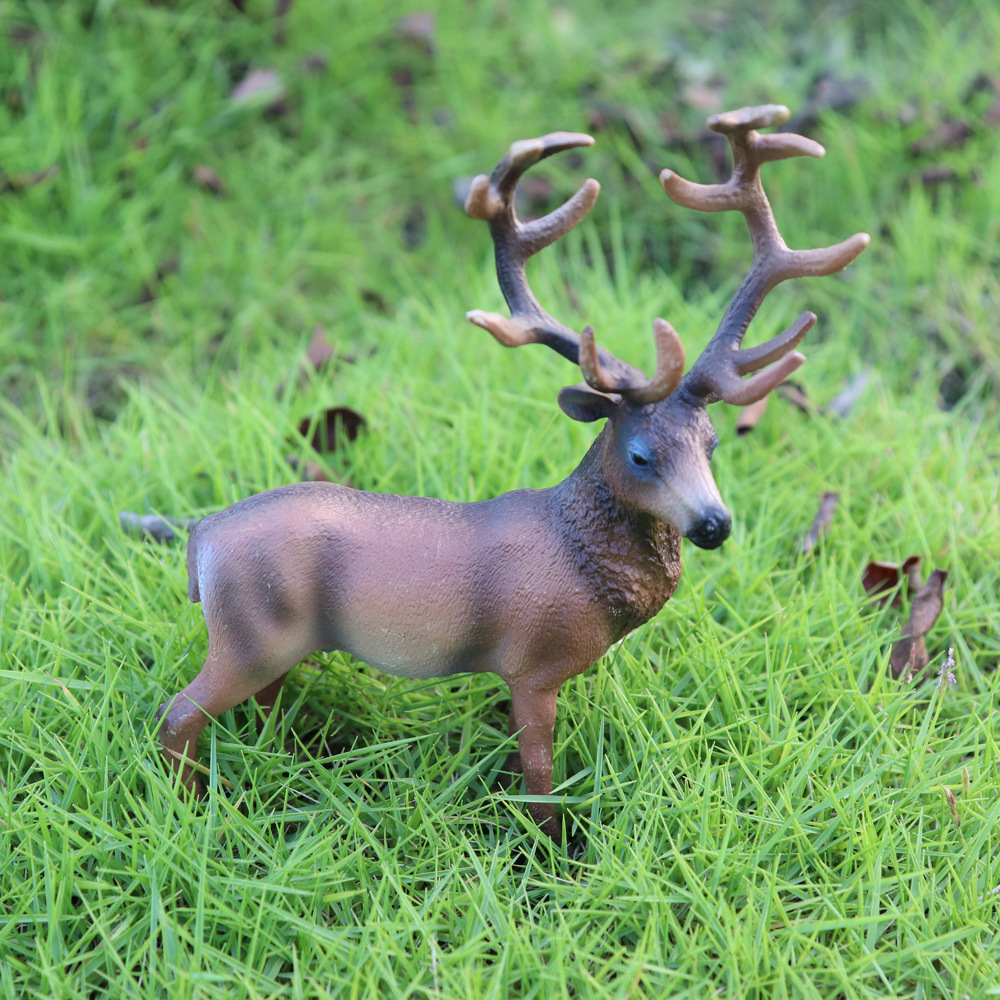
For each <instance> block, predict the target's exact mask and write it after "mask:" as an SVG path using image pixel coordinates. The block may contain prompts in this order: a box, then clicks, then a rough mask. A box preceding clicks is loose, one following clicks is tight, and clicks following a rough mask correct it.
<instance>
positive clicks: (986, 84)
mask: <svg viewBox="0 0 1000 1000" xmlns="http://www.w3.org/2000/svg"><path fill="white" fill-rule="evenodd" d="M982 91H987V92H988V93H990V94H992V95H993V100H992V102H991V103H990V105H989V106H988V107H987V108H986V110H985V112H983V121H984V122H985V123H986V124H987V125H989V126H990V127H991V128H996V127H997V126H1000V76H996V75H995V74H992V73H980V74H979V76H977V77H976V78H975V79H974V80H973V81H972V83H970V84H969V88H968V90H966V92H965V96H964V97H963V98H962V101H963V103H965V104H968V103H969V102H970V101H971V100H972V98H973V97H975V95H976V94H978V93H981V92H982Z"/></svg>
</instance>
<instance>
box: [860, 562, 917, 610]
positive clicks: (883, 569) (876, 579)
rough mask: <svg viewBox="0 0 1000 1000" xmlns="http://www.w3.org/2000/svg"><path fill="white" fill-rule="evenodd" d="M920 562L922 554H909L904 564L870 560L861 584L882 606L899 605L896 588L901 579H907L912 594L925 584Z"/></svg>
mask: <svg viewBox="0 0 1000 1000" xmlns="http://www.w3.org/2000/svg"><path fill="white" fill-rule="evenodd" d="M920 564H921V559H920V556H909V557H908V558H907V559H904V560H903V565H902V566H900V565H899V563H894V562H870V563H868V565H867V566H866V567H865V571H864V573H862V575H861V585H862V586H863V587H864V588H865V593H866V594H867V595H868V596H869V597H870V598H872V599H873V600H874V601H875V603H877V604H880V605H882V606H884V605H886V604H891V605H892V606H893V607H898V606H899V604H900V603H901V602H900V596H899V591H898V590H896V588H897V587H898V586H899V584H900V581H901V580H904V579H905V580H906V589H907V592H908V593H909V594H911V595H913V594H915V593H916V592H917V591H918V590H920V588H921V586H922V585H923V575H922V574H921V572H920ZM893 591H895V593H893Z"/></svg>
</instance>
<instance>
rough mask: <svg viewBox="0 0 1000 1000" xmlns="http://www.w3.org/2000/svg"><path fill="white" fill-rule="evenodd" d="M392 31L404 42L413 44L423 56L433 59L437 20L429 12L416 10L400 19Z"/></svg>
mask: <svg viewBox="0 0 1000 1000" xmlns="http://www.w3.org/2000/svg"><path fill="white" fill-rule="evenodd" d="M393 30H394V31H395V32H396V34H397V35H398V36H399V37H400V38H402V39H403V40H404V41H407V42H412V43H414V44H415V45H416V46H417V48H419V49H420V50H421V51H422V52H423V53H424V55H425V56H427V57H428V58H433V56H434V39H435V36H436V35H437V18H436V17H435V16H434V15H433V14H432V13H431V12H430V11H426V10H418V11H414V12H413V13H412V14H407V15H406V16H405V17H401V18H400V19H399V20H398V21H396V23H395V24H394V25H393Z"/></svg>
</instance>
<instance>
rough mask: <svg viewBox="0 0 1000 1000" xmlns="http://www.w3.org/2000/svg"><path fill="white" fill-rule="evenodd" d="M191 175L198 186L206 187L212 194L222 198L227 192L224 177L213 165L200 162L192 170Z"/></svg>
mask: <svg viewBox="0 0 1000 1000" xmlns="http://www.w3.org/2000/svg"><path fill="white" fill-rule="evenodd" d="M191 177H192V178H193V179H194V182H195V184H197V185H198V187H202V188H204V189H205V190H206V191H208V192H209V193H210V194H214V195H217V196H218V197H220V198H221V197H222V196H223V195H224V194H225V193H226V186H225V184H223V183H222V178H221V177H220V176H219V175H218V174H217V173H216V172H215V171H214V170H213V169H212V168H211V167H205V166H202V165H200V164H199V165H198V166H197V167H195V168H194V170H192V171H191Z"/></svg>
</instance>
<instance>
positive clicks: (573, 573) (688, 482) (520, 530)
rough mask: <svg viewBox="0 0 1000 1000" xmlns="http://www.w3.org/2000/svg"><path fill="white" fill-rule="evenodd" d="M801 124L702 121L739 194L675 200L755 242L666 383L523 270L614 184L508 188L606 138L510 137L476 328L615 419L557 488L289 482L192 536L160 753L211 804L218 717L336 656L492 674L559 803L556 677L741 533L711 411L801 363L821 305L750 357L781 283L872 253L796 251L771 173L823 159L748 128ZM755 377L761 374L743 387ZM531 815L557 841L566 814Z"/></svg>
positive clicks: (809, 148)
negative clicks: (531, 190)
mask: <svg viewBox="0 0 1000 1000" xmlns="http://www.w3.org/2000/svg"><path fill="white" fill-rule="evenodd" d="M787 118H788V109H787V108H784V107H781V106H779V105H767V106H764V107H757V108H744V109H742V110H740V111H734V112H731V113H728V114H723V115H717V116H715V117H712V118H710V119H709V121H708V125H709V128H711V129H714V130H715V131H716V132H721V133H722V134H724V135H726V136H727V137H728V139H729V142H730V144H731V146H732V149H733V157H734V164H733V172H732V176H731V177H730V179H729V180H728V181H727V182H726V183H725V184H711V185H701V184H693V183H690V182H688V181H685V180H682V179H681V178H680V177H678V176H677V175H676V174H674V173H672V172H671V171H669V170H664V171H663V173H662V174H661V176H660V180H661V182H662V184H663V187H664V189H665V190H666V192H667V194H668V195H669V196H670V197H671V198H672V199H673V200H674V201H675V202H678V203H679V204H681V205H684V206H686V207H689V208H695V209H700V210H702V211H707V212H717V211H723V210H726V209H737V210H739V211H741V212H742V213H743V214H744V216H745V217H746V220H747V223H748V225H749V227H750V238H751V240H752V243H753V250H754V259H753V264H752V266H751V268H750V271H749V273H748V274H747V276H746V278H745V279H744V280H743V283H742V284H741V286H740V288H739V290H738V291H737V293H736V295H735V297H734V298H733V300H732V303H731V304H730V306H729V308H728V309H727V310H726V313H725V316H724V317H723V319H722V322H721V324H720V326H719V329H718V331H717V332H716V334H715V335H714V336H713V337H712V340H711V341H710V343H709V344H708V346H707V347H706V349H705V350H704V352H703V353H702V354H701V356H700V357H699V358H698V360H697V361H696V362H695V363H694V365H693V366H692V368H691V369H690V371H688V373H687V374H686V375H684V374H683V369H684V350H683V348H682V347H681V343H680V340H679V339H678V337H677V334H676V333H675V332H674V330H673V328H672V327H671V326H670V324H669V323H667V322H665V321H664V320H662V319H657V320H655V321H654V323H653V334H654V338H655V341H656V348H657V363H656V372H655V374H654V375H653V377H652V378H646V377H645V376H644V375H643V374H642V372H640V371H638V370H637V369H635V368H633V367H632V366H631V365H628V364H626V363H625V362H623V361H620V360H619V359H618V358H616V357H614V356H613V355H611V354H609V353H608V352H607V351H606V350H604V349H602V348H599V347H597V346H596V345H595V342H594V333H593V330H592V329H590V328H589V327H587V328H584V330H583V331H582V332H581V333H576V332H574V331H573V330H571V329H570V328H569V327H567V326H564V325H563V324H562V323H560V322H559V321H558V320H556V319H554V318H553V317H552V316H550V315H549V313H547V312H546V311H545V310H544V309H543V308H542V307H541V305H539V303H538V301H537V300H536V298H535V296H534V295H533V294H532V291H531V289H530V288H529V287H528V283H527V280H526V278H525V272H524V265H525V262H526V260H527V259H528V258H529V257H530V256H531V255H533V254H535V253H537V252H538V251H539V250H541V249H542V248H543V247H545V246H548V245H549V244H550V243H552V242H554V241H555V240H556V239H558V238H559V237H560V236H562V235H563V234H565V233H566V232H568V231H569V230H570V229H572V228H573V227H574V226H576V225H577V224H578V223H579V222H580V221H581V220H582V219H583V217H584V216H585V215H586V214H587V213H588V212H589V211H590V209H591V207H592V206H593V204H594V202H595V200H596V198H597V195H598V192H599V190H600V186H599V185H598V183H597V182H596V181H594V180H588V181H587V182H586V184H584V186H583V187H582V188H581V189H580V190H579V191H578V192H577V193H576V194H575V195H574V196H573V197H572V198H571V199H570V200H569V201H568V202H567V203H566V204H564V205H563V206H562V207H560V208H558V209H556V210H555V211H554V212H552V213H551V214H550V215H547V216H545V217H544V218H542V219H538V220H537V221H534V222H529V223H522V222H520V221H519V220H518V218H517V216H516V215H515V212H514V189H515V187H516V185H517V183H518V180H519V178H520V177H521V175H522V174H523V173H524V172H525V170H527V169H528V168H529V167H530V166H531V165H532V164H534V163H537V162H538V161H539V160H542V159H544V158H545V157H547V156H551V155H552V154H553V153H557V152H560V151H562V150H566V149H570V148H572V147H575V146H589V145H591V144H592V143H593V139H591V138H590V137H589V136H586V135H579V134H574V133H566V132H556V133H553V134H551V135H546V136H543V137H541V138H539V139H529V140H526V141H522V142H515V143H514V144H513V145H512V146H511V148H510V151H509V152H508V153H507V155H506V156H505V157H504V158H503V159H502V160H501V161H500V163H499V164H498V165H497V167H496V169H495V170H494V171H493V173H492V175H491V176H490V177H486V176H485V175H480V176H479V177H477V178H476V179H475V181H474V182H473V185H472V189H471V193H470V195H469V198H468V202H467V203H466V211H467V212H468V214H469V215H470V216H472V217H474V218H477V219H485V220H486V221H487V222H488V223H489V226H490V232H491V233H492V236H493V242H494V245H495V250H496V265H497V276H498V279H499V284H500V288H501V290H502V291H503V294H504V298H505V299H506V300H507V304H508V306H509V307H510V312H511V315H510V317H509V318H507V317H505V316H501V315H499V314H496V313H486V312H481V311H479V310H475V311H473V312H470V313H468V319H469V320H471V322H473V323H475V324H476V325H477V326H480V327H482V328H484V329H485V330H488V331H489V332H490V333H491V334H492V335H493V336H494V337H495V338H496V339H497V340H498V341H500V343H501V344H503V345H505V346H507V347H520V346H523V345H525V344H545V345H546V346H547V347H550V348H552V350H554V351H556V352H557V353H558V354H561V355H562V356H563V357H565V358H567V359H568V360H569V361H570V362H572V363H573V364H576V365H579V367H580V370H581V371H582V373H583V377H584V379H585V381H584V382H583V383H580V384H578V385H573V386H570V387H568V388H565V389H563V390H562V391H561V392H560V393H559V405H560V406H561V407H562V409H563V411H564V412H565V413H566V414H567V415H568V416H569V417H571V418H573V419H574V420H583V421H595V420H600V419H606V420H607V423H606V425H605V426H604V429H603V430H602V431H601V433H600V434H599V435H598V436H597V439H596V440H595V441H594V443H593V445H592V447H591V448H590V450H589V451H588V452H587V454H586V456H585V457H584V459H583V461H582V462H581V463H580V465H579V466H578V467H577V468H576V469H575V470H574V471H573V472H572V473H571V474H570V475H569V477H568V478H567V479H565V480H564V481H563V482H561V483H559V484H558V485H556V486H552V487H549V488H548V489H539V490H532V489H525V490H516V491H514V492H513V493H506V494H504V495H502V496H499V497H496V498H495V499H492V500H484V501H480V502H477V503H451V502H448V501H446V500H435V499H429V498H424V497H409V496H390V495H382V494H375V493H365V492H361V491H359V490H353V489H349V488H347V487H344V486H338V485H335V484H331V483H321V482H314V483H296V484H295V485H291V486H282V487H278V488H277V489H273V490H269V491H267V492H266V493H260V494H257V495H256V496H251V497H249V498H247V499H246V500H241V501H240V502H239V503H236V504H234V505H233V506H231V507H229V508H228V509H226V510H223V511H221V512H220V513H217V514H213V515H211V516H210V517H206V518H205V519H204V520H203V521H201V522H200V523H199V524H198V525H197V526H196V527H195V529H194V530H193V532H192V533H191V537H190V542H189V544H188V572H189V576H190V589H189V596H190V598H191V600H192V601H201V602H202V606H203V609H204V614H205V621H206V623H207V625H208V656H207V658H206V660H205V665H204V667H203V668H202V670H201V672H200V673H199V674H198V676H197V677H196V678H195V679H194V680H193V681H192V682H191V683H190V684H189V685H188V686H187V687H185V688H184V689H183V690H182V691H181V692H180V693H179V694H177V695H175V696H174V697H173V698H172V699H171V700H170V701H168V702H166V703H165V704H164V705H162V706H161V707H160V716H161V717H162V722H161V726H160V730H159V735H160V741H161V743H162V745H163V748H164V751H165V752H166V754H167V756H168V758H169V759H170V760H171V762H172V763H173V764H174V766H175V767H176V768H177V769H178V771H179V772H180V775H181V780H182V782H183V783H184V784H185V785H187V786H188V787H189V788H191V789H192V790H194V791H195V792H196V793H200V791H201V786H200V782H199V778H198V773H197V770H196V767H195V766H193V760H192V758H193V757H194V755H195V748H196V743H197V739H198V735H199V733H200V732H201V730H202V729H203V728H204V726H205V724H206V722H208V720H209V719H210V718H211V717H213V716H217V715H219V714H220V713H221V712H223V711H225V710H226V709H228V708H231V707H232V706H234V705H236V704H238V703H239V702H242V701H244V700H245V699H247V698H249V697H251V696H253V697H255V698H256V700H257V702H258V704H259V705H260V706H261V708H262V709H263V711H264V712H265V713H266V712H269V711H270V710H271V708H272V706H273V705H274V702H275V699H276V697H277V695H278V691H279V689H280V687H281V684H282V681H283V680H284V678H285V676H286V675H287V674H288V672H289V671H290V670H291V669H292V667H294V666H295V665H296V664H297V663H299V662H300V661H301V660H303V659H304V658H305V657H306V656H308V655H309V654H310V653H313V652H314V651H317V650H333V649H339V650H344V651H346V652H348V653H351V654H352V655H354V656H356V657H357V658H358V659H360V660H363V661H364V662H366V663H369V664H371V665H372V666H375V667H378V668H379V669H381V670H384V671H386V672H387V673H390V674H397V675H401V676H404V677H427V678H430V677H445V676H449V675H451V674H455V673H461V672H468V671H493V672H494V673H496V674H498V675H499V676H500V677H501V678H503V680H504V681H505V682H506V683H507V685H508V687H509V688H510V696H511V709H510V731H511V734H512V735H514V734H516V736H517V741H518V751H519V752H518V754H516V755H514V756H513V757H512V760H511V762H510V769H511V770H519V769H520V770H523V773H524V778H525V784H526V788H527V792H528V794H529V795H531V796H547V795H550V794H551V790H552V732H553V726H554V723H555V717H556V695H557V693H558V691H559V688H560V685H562V683H563V682H564V681H565V680H566V679H567V678H569V677H573V676H574V675H576V674H579V673H581V672H582V671H584V670H586V669H587V668H588V667H590V666H591V665H592V664H594V663H595V662H596V661H597V660H598V659H599V658H600V657H601V656H602V655H603V654H604V653H605V652H606V651H607V649H608V648H609V647H610V646H611V644H612V643H614V642H616V641H617V640H619V639H621V638H622V637H623V636H625V635H627V634H628V633H629V632H631V631H632V630H633V629H635V628H637V627H638V626H640V625H642V624H643V623H644V622H646V621H648V620H649V619H650V618H652V617H653V616H654V615H655V614H656V613H657V612H658V611H659V610H660V608H662V607H663V605H664V604H665V603H666V601H667V600H668V599H669V598H670V596H671V594H673V592H674V589H675V588H676V586H677V582H678V579H679V577H680V574H681V556H680V547H681V538H688V539H690V540H691V541H692V542H694V544H695V545H698V546H700V547H702V548H706V549H714V548H716V547H718V546H719V545H721V544H722V543H723V542H724V541H725V539H726V538H727V536H728V535H729V530H730V523H731V522H730V515H729V512H728V511H727V510H726V508H725V506H724V505H723V503H722V500H721V498H720V496H719V491H718V489H717V488H716V485H715V482H714V480H713V478H712V473H711V471H710V469H709V460H710V458H711V455H712V450H713V449H714V448H715V446H716V443H717V438H716V435H715V431H714V430H713V428H712V423H711V421H710V419H709V416H708V410H707V407H708V405H709V404H710V403H714V402H716V401H718V400H720V399H722V400H725V401H726V402H728V403H735V404H737V405H745V404H747V403H751V402H754V401H755V400H759V399H762V398H763V397H764V396H765V395H766V394H767V393H769V392H770V391H771V390H772V389H773V388H774V387H775V386H777V385H778V384H779V383H780V382H782V381H783V380H784V379H785V378H786V377H787V376H788V374H789V373H790V372H792V371H794V370H795V369H796V368H798V366H799V365H800V364H801V363H802V362H803V360H804V358H803V357H802V355H801V354H799V353H797V352H795V351H794V350H793V348H794V347H795V346H796V345H797V344H798V343H799V341H800V340H801V339H802V337H803V336H804V335H805V333H806V331H807V330H809V328H810V327H811V326H812V325H813V323H814V322H815V320H816V317H815V316H814V315H813V314H812V313H805V314H804V315H802V316H801V317H799V319H798V320H796V322H795V323H794V324H793V325H792V326H791V327H790V328H789V329H788V330H786V331H785V332H784V333H782V334H780V335H778V336H777V337H775V338H774V339H772V340H770V341H768V342H767V343H765V344H762V345H761V346H759V347H753V348H750V349H748V350H741V349H740V343H741V341H742V339H743V335H744V333H745V332H746V329H747V326H748V324H749V323H750V321H751V319H752V318H753V316H754V314H755V313H756V311H757V309H758V307H759V306H760V303H761V301H762V300H763V298H764V296H765V295H766V294H767V293H768V292H769V291H770V290H771V289H772V288H773V287H774V286H775V285H776V284H778V282H780V281H784V280H785V279H786V278H793V277H800V276H804V275H825V274H831V273H833V272H834V271H839V270H840V269H841V268H843V267H845V266H846V265H847V264H849V263H850V262H851V261H852V260H854V258H855V257H857V255H858V254H859V253H861V251H862V250H864V248H865V247H866V246H867V245H868V239H869V238H868V236H867V235H866V234H864V233H858V234H856V235H854V236H852V237H851V238H850V239H848V240H845V241H844V242H843V243H840V244H838V245H836V246H832V247H828V248H825V249H818V250H790V249H788V247H786V246H785V243H784V241H783V240H782V238H781V236H780V234H779V233H778V229H777V226H776V225H775V222H774V217H773V215H772V212H771V207H770V205H769V204H768V201H767V198H766V196H765V194H764V191H763V189H762V187H761V184H760V178H759V171H760V167H761V165H762V164H763V163H766V162H767V161H769V160H778V159H784V158H786V157H791V156H817V157H818V156H822V155H823V154H824V150H823V147H822V146H820V145H819V144H817V143H815V142H813V141H811V140H810V139H806V138H804V137H802V136H798V135H792V134H787V133H776V134H771V135H766V136H762V135H759V134H758V133H757V131H756V129H758V128H763V127H769V126H774V125H780V124H782V123H783V122H784V121H786V120H787ZM749 372H756V373H757V374H755V375H754V376H753V377H752V378H749V379H747V380H744V379H743V378H742V376H743V375H745V374H747V373H749ZM528 808H529V811H530V813H531V815H532V816H533V818H534V819H535V821H536V822H537V823H538V824H539V826H540V827H541V828H542V830H544V831H545V832H546V833H547V834H549V835H550V836H552V837H553V838H555V839H557V840H558V839H560V836H561V826H560V824H559V822H558V817H557V813H556V809H555V806H554V805H553V804H551V803H549V802H537V801H535V802H532V803H531V804H530V805H529V807H528Z"/></svg>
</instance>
